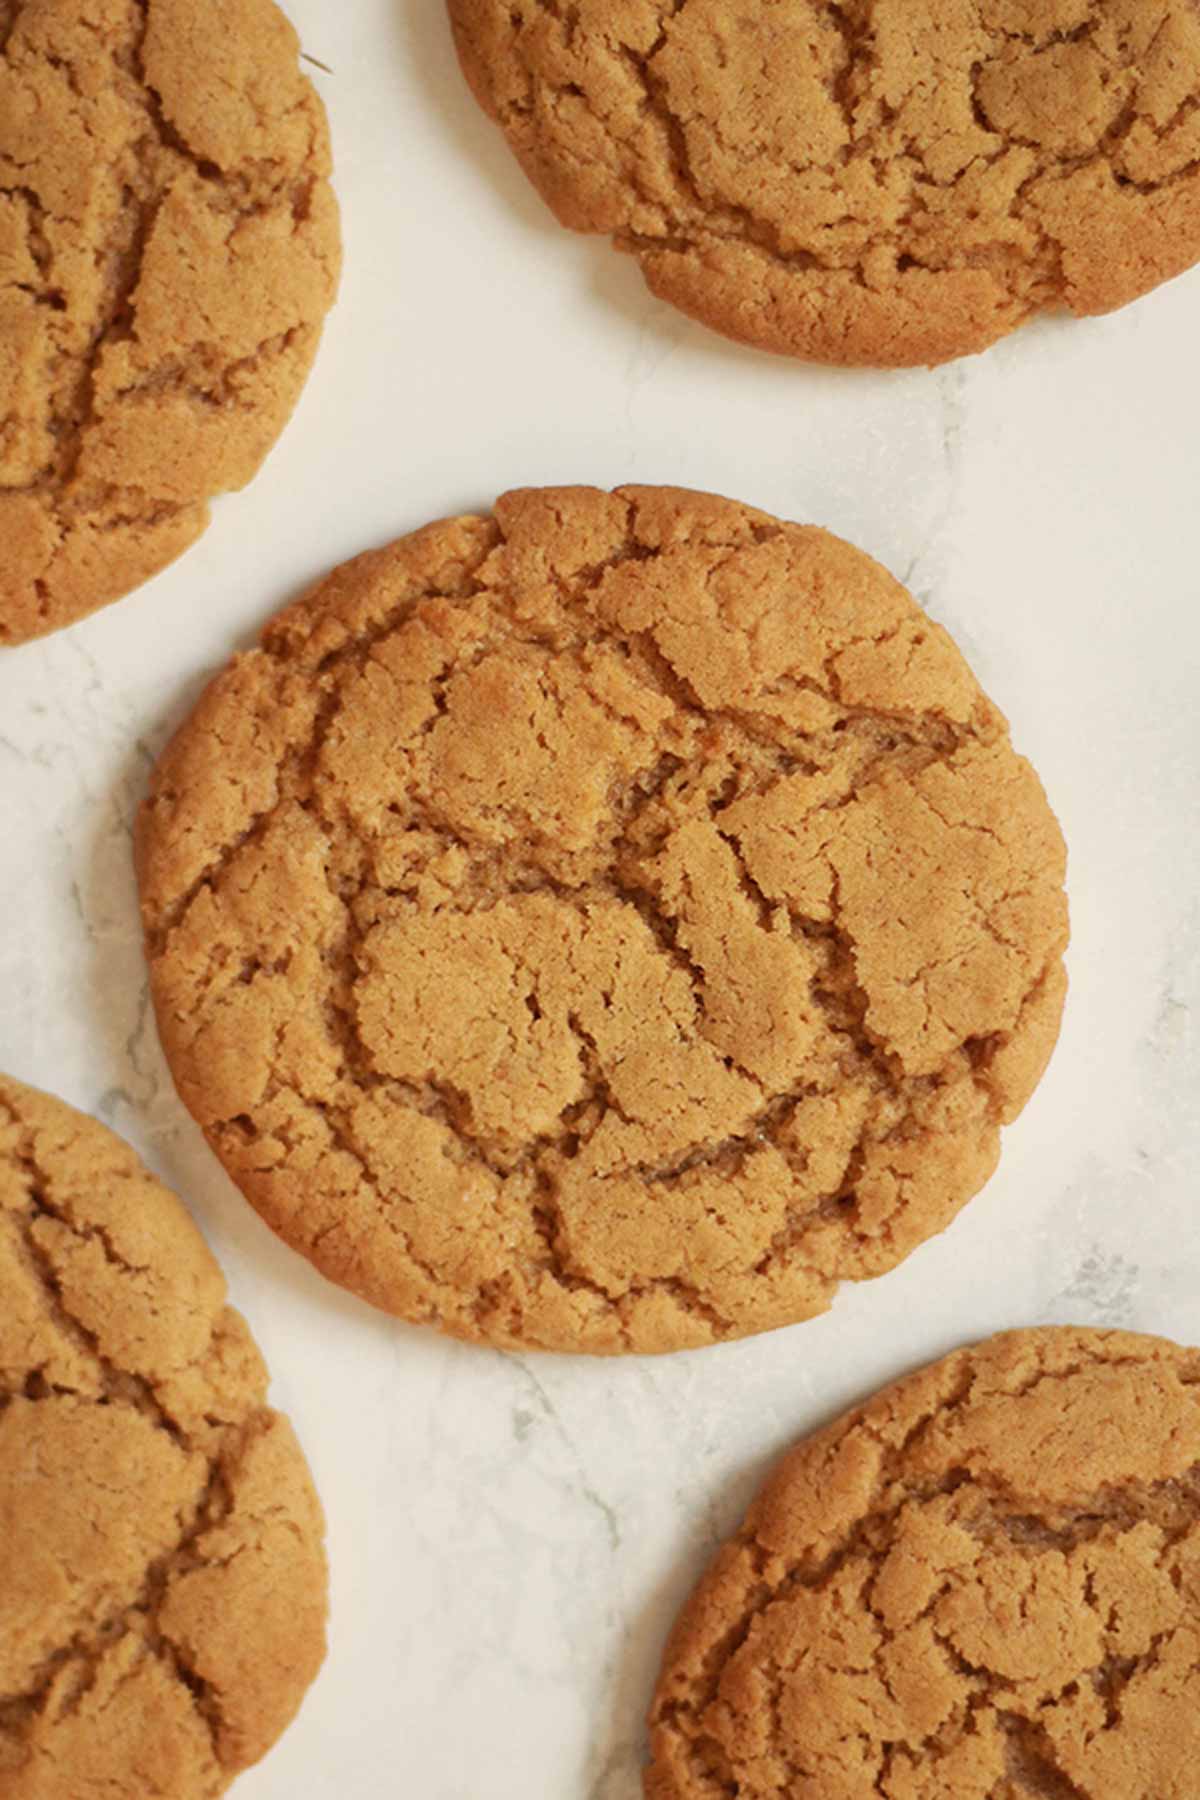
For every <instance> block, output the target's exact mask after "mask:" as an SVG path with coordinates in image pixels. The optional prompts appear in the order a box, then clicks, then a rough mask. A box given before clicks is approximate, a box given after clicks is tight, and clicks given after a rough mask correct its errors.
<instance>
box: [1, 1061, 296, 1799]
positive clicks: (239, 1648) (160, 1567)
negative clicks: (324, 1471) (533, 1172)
mask: <svg viewBox="0 0 1200 1800" xmlns="http://www.w3.org/2000/svg"><path fill="white" fill-rule="evenodd" d="M266 1385H267V1376H266V1371H265V1369H264V1368H263V1365H262V1360H261V1358H260V1356H259V1354H258V1351H257V1349H256V1348H255V1346H254V1343H253V1340H252V1339H251V1337H250V1334H249V1332H248V1331H247V1330H246V1327H245V1324H244V1323H243V1321H242V1320H241V1318H240V1317H239V1316H238V1314H237V1313H235V1312H233V1311H232V1310H231V1309H230V1308H229V1307H228V1306H226V1304H225V1283H224V1281H223V1280H222V1278H221V1272H220V1270H219V1269H218V1268H217V1265H216V1263H215V1262H214V1261H213V1259H212V1257H211V1256H210V1255H209V1253H208V1251H207V1250H206V1248H205V1246H204V1244H203V1242H202V1240H201V1238H200V1236H199V1233H198V1232H197V1231H196V1229H195V1227H194V1225H193V1224H192V1223H191V1220H190V1219H189V1218H188V1215H187V1213H186V1212H185V1211H184V1209H183V1207H182V1206H181V1205H180V1204H179V1202H178V1200H176V1198H175V1197H174V1195H173V1194H170V1193H168V1192H167V1191H166V1189H165V1188H163V1187H162V1186H160V1184H159V1183H158V1182H157V1181H155V1180H153V1178H152V1177H151V1176H150V1175H149V1174H148V1173H147V1171H146V1170H145V1169H144V1168H143V1167H142V1165H141V1164H140V1163H139V1162H138V1160H137V1158H136V1157H135V1156H134V1154H133V1152H132V1151H131V1150H130V1149H129V1148H128V1146H127V1145H125V1144H123V1143H122V1142H121V1141H120V1139H119V1138H115V1137H113V1135H112V1133H111V1132H108V1131H105V1130H104V1129H103V1127H101V1126H99V1125H97V1124H96V1123H95V1122H94V1121H93V1120H91V1119H87V1118H83V1117H82V1116H81V1115H80V1114H79V1113H77V1112H73V1111H72V1110H71V1108H70V1107H67V1106H64V1105H63V1104H62V1102H61V1101H58V1100H51V1099H49V1098H48V1097H47V1096H46V1095H44V1094H37V1093H34V1092H33V1091H32V1090H31V1089H29V1088H26V1087H21V1086H19V1085H18V1084H17V1083H16V1082H14V1081H9V1080H7V1079H5V1078H2V1077H0V1800H84V1797H85V1796H87V1797H89V1800H90V1797H91V1796H95V1797H96V1800H99V1797H100V1796H101V1795H103V1796H104V1800H156V1797H157V1800H211V1797H212V1796H215V1795H217V1794H223V1793H224V1792H225V1790H226V1788H227V1787H228V1786H229V1783H230V1782H231V1781H232V1779H233V1777H234V1776H235V1775H236V1774H238V1773H239V1771H240V1770H242V1769H244V1768H246V1767H247V1765H248V1764H250V1763H252V1762H256V1761H257V1760H258V1758H259V1757H260V1756H262V1755H263V1754H264V1752H265V1751H267V1750H268V1749H269V1748H270V1747H271V1745H272V1744H273V1743H274V1742H275V1740H276V1738H277V1737H278V1736H279V1734H280V1733H281V1732H282V1731H283V1729H284V1727H285V1726H286V1725H287V1724H288V1723H289V1721H290V1720H291V1718H292V1715H293V1714H294V1713H295V1711H296V1708H297V1706H298V1705H299V1704H300V1700H301V1698H302V1696H303V1694H304V1691H305V1689H306V1688H307V1687H308V1684H309V1683H310V1682H311V1680H312V1678H313V1676H314V1675H315V1674H316V1672H317V1669H318V1667H319V1665H320V1662H321V1658H322V1656H323V1655H324V1648H325V1642H324V1638H325V1592H326V1575H325V1558H324V1553H323V1550H322V1544H321V1540H322V1535H323V1531H324V1524H323V1521H322V1517H321V1509H320V1506H319V1504H318V1501H317V1498H316V1495H315V1494H314V1493H313V1489H312V1482H311V1480H310V1477H309V1473H308V1468H307V1466H306V1464H305V1461H304V1457H303V1454H302V1452H301V1450H300V1447H299V1445H298V1444H297V1442H296V1439H295V1437H294V1435H293V1433H292V1429H291V1426H290V1425H289V1424H288V1422H287V1420H286V1419H284V1418H282V1417H281V1416H280V1415H279V1414H278V1413H276V1412H272V1411H271V1409H270V1408H269V1407H268V1406H267V1405H266V1403H265V1399H264V1395H265V1392H266Z"/></svg>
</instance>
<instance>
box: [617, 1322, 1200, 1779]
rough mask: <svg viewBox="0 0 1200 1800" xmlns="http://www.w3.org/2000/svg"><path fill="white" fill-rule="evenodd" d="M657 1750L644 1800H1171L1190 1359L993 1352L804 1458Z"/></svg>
mask: <svg viewBox="0 0 1200 1800" xmlns="http://www.w3.org/2000/svg"><path fill="white" fill-rule="evenodd" d="M651 1734H652V1764H651V1767H650V1769H649V1771H648V1773H647V1777H646V1793H647V1796H648V1800H724V1797H725V1796H732V1795H734V1794H736V1795H737V1796H738V1797H739V1800H780V1797H781V1796H783V1795H785V1794H786V1795H787V1796H788V1800H869V1797H870V1796H877V1795H882V1796H884V1800H1192V1796H1194V1795H1195V1793H1196V1770H1197V1768H1198V1767H1200V1351H1197V1350H1184V1349H1180V1348H1179V1347H1178V1346H1177V1345H1175V1344H1171V1343H1167V1342H1166V1341H1164V1340H1162V1339H1159V1338H1150V1337H1141V1336H1135V1335H1133V1334H1131V1333H1123V1332H1109V1331H1088V1330H1070V1329H1045V1330H1034V1331H1016V1332H1011V1333H1007V1334H1005V1335H1004V1336H1002V1337H999V1338H993V1339H991V1340H990V1341H989V1342H987V1343H984V1344H981V1345H978V1346H976V1347H974V1348H972V1349H968V1350H962V1351H959V1352H958V1353H957V1354H956V1355H953V1356H950V1357H947V1358H946V1359H945V1361H943V1362H940V1363H936V1364H934V1365H933V1366H932V1367H931V1368H928V1369H924V1370H922V1371H921V1372H920V1373H919V1374H916V1375H913V1376H910V1377H909V1378H908V1379H907V1380H904V1381H901V1382H899V1383H897V1385H896V1386H894V1387H892V1388H889V1389H887V1390H886V1391H885V1392H883V1393H881V1394H879V1395H877V1396H876V1397H875V1398H874V1399H872V1400H871V1401H869V1402H868V1403H867V1404H866V1405H865V1406H864V1407H862V1408H861V1409H859V1410H858V1411H855V1412H853V1413H850V1414H847V1415H846V1416H845V1417H844V1418H842V1419H840V1420H838V1421H837V1422H836V1423H835V1424H833V1425H831V1426H830V1427H828V1428H827V1429H826V1430H824V1431H822V1432H819V1433H818V1434H817V1435H816V1436H814V1437H812V1438H809V1439H807V1440H806V1441H805V1442H803V1443H802V1444H800V1445H799V1446H798V1448H797V1449H796V1450H794V1451H793V1452H792V1453H791V1455H790V1456H788V1457H787V1458H786V1459H785V1460H784V1462H783V1463H782V1464H781V1466H780V1467H779V1469H778V1470H777V1472H776V1473H775V1475H774V1476H773V1477H772V1479H771V1480H770V1481H769V1482H768V1484H767V1486H766V1488H765V1489H764V1491H763V1493H762V1494H761V1495H760V1497H759V1499H758V1500H757V1501H756V1502H755V1504H754V1505H753V1506H752V1507H751V1509H750V1512H749V1514H748V1515H747V1517H746V1520H745V1522H744V1523H743V1525H742V1527H741V1529H740V1530H739V1531H738V1533H737V1535H736V1536H735V1537H734V1538H732V1539H731V1540H730V1542H729V1543H728V1544H727V1545H726V1546H725V1547H724V1548H723V1549H722V1550H721V1552H720V1553H719V1555H718V1556H717V1558H716V1560H715V1562H714V1563H713V1565H712V1567H711V1568H710V1570H709V1572H708V1574H707V1575H706V1576H705V1578H704V1580H703V1581H702V1583H701V1584H700V1586H699V1587H698V1588H697V1590H696V1593H695V1594H694V1596H693V1598H692V1599H691V1601H690V1602H689V1603H688V1605H687V1607H686V1608H685V1610H684V1612H683V1614H682V1615H681V1617H680V1620H679V1622H678V1624H677V1625H676V1627H675V1630H674V1633H673V1635H672V1637H671V1640H670V1642H669V1644H668V1646H667V1650H666V1655H665V1658H664V1662H663V1669H662V1673H661V1676H660V1679H659V1687H658V1691H657V1694H656V1697H655V1701H654V1706H653V1710H652V1714H651Z"/></svg>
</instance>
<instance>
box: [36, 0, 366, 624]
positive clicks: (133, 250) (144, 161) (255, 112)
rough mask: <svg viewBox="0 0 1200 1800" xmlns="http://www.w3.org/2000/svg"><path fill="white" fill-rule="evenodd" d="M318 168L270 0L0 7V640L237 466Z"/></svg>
mask: <svg viewBox="0 0 1200 1800" xmlns="http://www.w3.org/2000/svg"><path fill="white" fill-rule="evenodd" d="M329 169H330V158H329V139H328V130H327V126H326V122H325V112H324V108H323V107H322V105H321V102H320V101H319V100H318V98H317V96H316V94H315V93H314V92H313V89H312V88H311V86H310V85H309V83H308V82H307V81H305V80H304V79H303V77H302V76H301V75H300V73H299V70H298V66H297V41H296V34H295V32H294V31H293V30H292V28H291V26H290V25H289V24H288V23H287V21H286V19H285V18H284V17H283V15H282V13H280V12H279V11H278V9H277V8H276V7H275V6H274V5H273V4H272V3H271V0H219V4H215V5H214V4H213V3H212V0H24V4H21V3H19V0H7V3H5V0H0V644H5V643H9V644H12V643H20V642H21V641H22V640H24V639H26V638H31V637H37V636H38V635H39V634H40V633H42V632H46V631H53V630H55V629H56V628H57V627H58V626H60V625H67V624H70V622H71V621H72V620H74V619H78V618H81V617H82V616H83V615H84V614H85V613H89V612H91V611H92V610H93V609H94V608H95V607H98V606H103V605H104V604H105V603H106V602H108V601H110V600H116V599H117V598H119V596H120V595H122V594H125V593H127V592H128V591H129V590H130V589H131V588H134V587H136V586H138V584H139V583H140V582H143V581H146V580H147V579H148V578H149V577H150V576H151V575H153V574H155V573H156V572H157V571H158V570H159V569H161V568H162V567H163V566H164V565H165V564H166V563H169V562H170V561H171V560H172V558H173V557H176V556H178V555H179V553H180V552H181V551H182V550H185V549H186V548H187V546H188V545H189V544H190V543H191V542H192V541H193V539H195V538H196V537H198V536H199V534H200V533H201V532H202V531H203V529H204V527H205V525H206V524H207V523H208V516H209V510H208V503H209V501H210V499H212V498H213V496H214V495H216V494H220V493H223V492H225V491H226V490H227V489H230V488H240V487H242V486H244V485H245V483H246V482H248V481H249V480H250V478H251V476H252V475H253V474H254V473H255V471H256V470H257V468H258V466H259V464H260V463H261V462H262V460H263V458H264V456H265V455H266V454H267V451H268V450H269V449H270V447H271V445H272V444H273V443H274V441H275V439H276V437H277V436H278V434H279V432H280V431H281V430H282V428H283V426H284V424H285V423H286V421H287V418H288V415H289V414H290V412H291V410H292V407H293V406H294V405H295V402H296V399H297V397H298V395H299V393H300V389H301V388H302V386H303V385H304V380H305V377H306V376H307V374H308V370H309V366H310V364H311V363H312V359H313V356H314V354H315V352H316V348H317V340H318V338H319V337H320V334H321V325H322V322H323V320H324V317H325V314H326V312H327V311H328V310H329V307H330V306H331V305H332V303H333V298H334V293H335V291H336V287H337V277H338V268H339V262H340V249H339V235H338V217H337V206H336V203H335V201H334V198H333V192H332V190H331V188H330V186H329V180H328V176H329Z"/></svg>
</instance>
